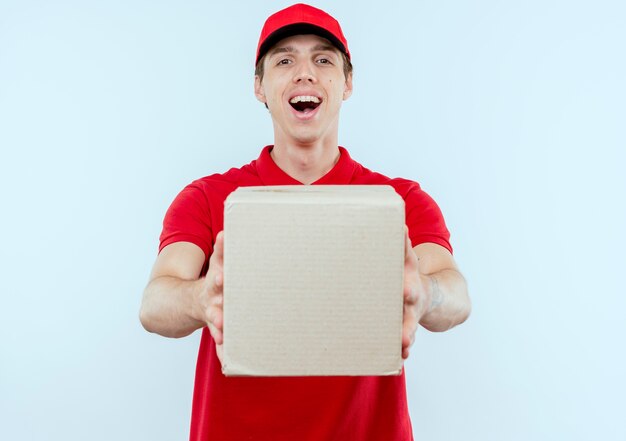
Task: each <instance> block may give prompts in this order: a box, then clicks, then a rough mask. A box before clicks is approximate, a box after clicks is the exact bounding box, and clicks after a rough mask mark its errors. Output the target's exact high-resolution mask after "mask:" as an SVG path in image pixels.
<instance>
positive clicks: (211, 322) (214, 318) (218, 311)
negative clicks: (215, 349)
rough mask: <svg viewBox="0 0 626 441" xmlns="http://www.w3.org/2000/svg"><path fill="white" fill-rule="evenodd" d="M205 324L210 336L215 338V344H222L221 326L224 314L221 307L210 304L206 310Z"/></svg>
mask: <svg viewBox="0 0 626 441" xmlns="http://www.w3.org/2000/svg"><path fill="white" fill-rule="evenodd" d="M207 326H208V327H209V331H211V336H212V337H213V340H215V343H216V344H222V341H223V338H224V337H223V333H222V330H223V326H224V314H223V312H222V308H221V307H217V306H211V307H209V310H208V312H207Z"/></svg>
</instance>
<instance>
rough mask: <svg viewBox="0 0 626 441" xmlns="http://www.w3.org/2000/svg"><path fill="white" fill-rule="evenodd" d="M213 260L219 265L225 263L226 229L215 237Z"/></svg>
mask: <svg viewBox="0 0 626 441" xmlns="http://www.w3.org/2000/svg"><path fill="white" fill-rule="evenodd" d="M211 260H213V261H214V262H215V263H216V264H217V265H219V266H222V265H224V230H222V231H220V232H219V233H217V236H216V237H215V244H214V245H213V254H212V255H211Z"/></svg>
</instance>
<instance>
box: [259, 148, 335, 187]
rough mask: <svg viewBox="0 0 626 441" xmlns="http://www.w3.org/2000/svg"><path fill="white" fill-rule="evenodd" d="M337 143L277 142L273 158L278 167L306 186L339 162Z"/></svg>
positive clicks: (273, 150) (272, 154) (272, 153)
mask: <svg viewBox="0 0 626 441" xmlns="http://www.w3.org/2000/svg"><path fill="white" fill-rule="evenodd" d="M339 155H340V153H339V147H338V146H337V141H336V139H335V142H333V143H329V142H326V143H324V142H321V141H318V142H315V143H311V144H299V143H281V142H278V140H276V143H275V144H274V148H273V149H272V152H271V156H272V159H273V160H274V162H275V163H276V165H277V166H278V167H280V168H281V170H283V171H284V172H285V173H287V174H288V175H289V176H291V177H292V178H294V179H296V180H297V181H299V182H302V183H303V184H305V185H308V184H311V183H313V182H315V181H317V180H318V179H320V178H321V177H322V176H324V175H325V174H326V173H328V172H329V171H330V170H331V169H332V168H333V166H334V165H335V164H336V163H337V161H338V160H339Z"/></svg>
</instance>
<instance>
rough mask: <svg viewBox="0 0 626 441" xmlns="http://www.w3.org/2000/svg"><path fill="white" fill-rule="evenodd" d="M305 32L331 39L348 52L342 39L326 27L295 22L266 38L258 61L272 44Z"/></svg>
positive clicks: (336, 45) (341, 49) (334, 43)
mask: <svg viewBox="0 0 626 441" xmlns="http://www.w3.org/2000/svg"><path fill="white" fill-rule="evenodd" d="M305 34H314V35H319V36H320V37H323V38H325V39H327V40H328V41H330V42H331V43H332V44H333V45H334V46H335V47H336V48H337V49H339V50H340V51H341V52H343V53H344V54H345V53H346V47H345V46H344V45H343V43H342V42H341V41H339V40H338V39H337V37H335V36H334V35H333V34H331V33H330V32H328V31H327V30H326V29H323V28H320V27H319V26H315V25H313V24H310V23H295V24H291V25H287V26H283V27H282V28H280V29H277V30H275V31H274V32H272V33H271V34H270V35H268V37H267V38H266V39H265V41H264V42H263V44H262V45H261V47H260V48H259V54H258V55H257V59H256V62H257V63H258V62H259V60H260V59H261V58H262V57H263V55H265V54H266V53H267V51H269V50H270V48H271V47H272V46H274V45H275V44H276V43H278V42H279V41H280V40H282V39H283V38H287V37H291V36H293V35H305Z"/></svg>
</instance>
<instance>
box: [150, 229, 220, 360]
mask: <svg viewBox="0 0 626 441" xmlns="http://www.w3.org/2000/svg"><path fill="white" fill-rule="evenodd" d="M223 261H224V239H223V233H220V234H218V235H217V238H216V241H215V246H214V251H213V254H212V255H211V258H210V260H209V270H208V272H207V274H206V277H202V278H199V276H200V271H201V270H202V266H203V264H204V252H203V251H202V250H201V249H200V247H198V246H197V245H194V244H192V243H189V242H177V243H173V244H171V245H168V246H167V247H165V248H164V249H163V250H162V251H161V253H160V254H159V256H158V257H157V260H156V262H155V264H154V267H153V269H152V274H151V276H150V281H149V282H148V285H147V286H146V289H145V290H144V293H143V300H142V303H141V310H140V313H139V318H140V320H141V324H142V325H143V327H144V328H145V329H146V330H147V331H149V332H154V333H157V334H160V335H163V336H165V337H175V338H178V337H184V336H186V335H189V334H191V333H192V332H194V331H195V330H196V329H199V328H203V327H204V326H208V327H209V330H210V331H211V335H212V336H213V338H214V339H215V343H216V344H217V345H218V354H220V353H221V345H222V323H223V312H222V303H223V281H224V275H223Z"/></svg>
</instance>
